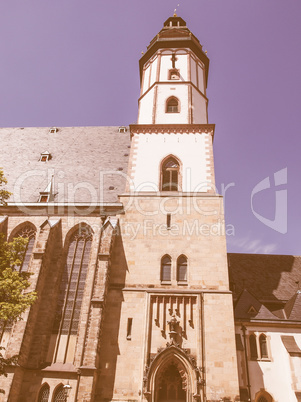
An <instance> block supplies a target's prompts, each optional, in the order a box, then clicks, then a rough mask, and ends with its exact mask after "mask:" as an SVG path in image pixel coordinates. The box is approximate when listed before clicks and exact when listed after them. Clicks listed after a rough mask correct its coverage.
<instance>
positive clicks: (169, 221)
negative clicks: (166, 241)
mask: <svg viewBox="0 0 301 402" xmlns="http://www.w3.org/2000/svg"><path fill="white" fill-rule="evenodd" d="M170 224H171V214H167V216H166V226H167V229H170Z"/></svg>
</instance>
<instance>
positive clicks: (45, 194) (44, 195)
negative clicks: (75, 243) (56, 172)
mask: <svg viewBox="0 0 301 402" xmlns="http://www.w3.org/2000/svg"><path fill="white" fill-rule="evenodd" d="M52 181H53V176H52V178H51V180H50V182H49V184H48V186H47V187H46V188H45V190H44V191H40V197H39V202H49V201H52V200H53V193H52Z"/></svg>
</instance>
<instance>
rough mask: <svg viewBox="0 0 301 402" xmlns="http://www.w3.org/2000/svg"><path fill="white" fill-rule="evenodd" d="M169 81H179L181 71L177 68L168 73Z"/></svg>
mask: <svg viewBox="0 0 301 402" xmlns="http://www.w3.org/2000/svg"><path fill="white" fill-rule="evenodd" d="M168 79H169V80H179V79H180V71H179V70H178V69H177V68H172V69H171V70H169V72H168Z"/></svg>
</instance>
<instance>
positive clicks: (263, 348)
mask: <svg viewBox="0 0 301 402" xmlns="http://www.w3.org/2000/svg"><path fill="white" fill-rule="evenodd" d="M259 346H260V357H261V358H262V359H267V358H268V357H269V355H268V346H267V337H266V336H265V335H264V334H261V335H260V337H259Z"/></svg>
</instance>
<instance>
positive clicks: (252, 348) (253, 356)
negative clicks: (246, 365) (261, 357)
mask: <svg viewBox="0 0 301 402" xmlns="http://www.w3.org/2000/svg"><path fill="white" fill-rule="evenodd" d="M249 343H250V352H251V359H252V360H256V359H257V358H258V353H257V344H256V337H255V335H250V336H249Z"/></svg>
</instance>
